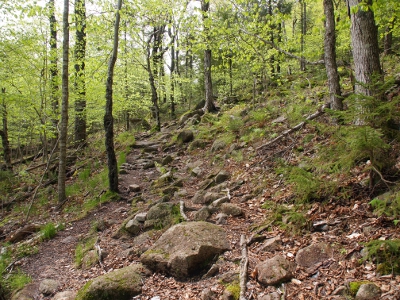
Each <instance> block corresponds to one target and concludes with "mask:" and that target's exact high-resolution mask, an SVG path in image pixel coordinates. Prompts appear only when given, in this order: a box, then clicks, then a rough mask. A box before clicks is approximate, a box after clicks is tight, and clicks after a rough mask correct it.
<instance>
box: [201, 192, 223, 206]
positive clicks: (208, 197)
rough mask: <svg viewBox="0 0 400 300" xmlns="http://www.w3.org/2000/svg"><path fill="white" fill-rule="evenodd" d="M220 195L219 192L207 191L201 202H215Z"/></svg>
mask: <svg viewBox="0 0 400 300" xmlns="http://www.w3.org/2000/svg"><path fill="white" fill-rule="evenodd" d="M220 197H221V196H220V195H219V194H218V193H213V192H207V193H205V195H204V198H203V203H201V204H209V203H211V202H213V201H214V200H217V199H218V198H220Z"/></svg>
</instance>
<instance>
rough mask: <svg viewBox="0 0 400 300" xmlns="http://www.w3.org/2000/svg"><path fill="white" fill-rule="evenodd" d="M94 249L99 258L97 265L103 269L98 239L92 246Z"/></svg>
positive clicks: (101, 252)
mask: <svg viewBox="0 0 400 300" xmlns="http://www.w3.org/2000/svg"><path fill="white" fill-rule="evenodd" d="M94 249H95V250H96V253H97V256H98V258H99V265H100V267H102V268H103V269H104V265H103V261H102V260H103V251H102V250H101V247H100V245H99V238H97V240H96V243H95V244H94Z"/></svg>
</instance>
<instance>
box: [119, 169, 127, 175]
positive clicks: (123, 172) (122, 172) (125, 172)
mask: <svg viewBox="0 0 400 300" xmlns="http://www.w3.org/2000/svg"><path fill="white" fill-rule="evenodd" d="M119 174H121V175H126V174H129V173H128V171H127V170H125V169H120V170H119Z"/></svg>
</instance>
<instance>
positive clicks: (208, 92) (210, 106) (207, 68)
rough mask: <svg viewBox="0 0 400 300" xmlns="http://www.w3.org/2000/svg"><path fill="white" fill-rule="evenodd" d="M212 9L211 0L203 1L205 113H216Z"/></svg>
mask: <svg viewBox="0 0 400 300" xmlns="http://www.w3.org/2000/svg"><path fill="white" fill-rule="evenodd" d="M209 9H210V0H202V1H201V11H202V14H203V26H204V35H205V42H206V49H205V50H204V89H205V97H206V99H205V100H206V102H205V104H204V107H203V110H204V111H205V112H210V111H215V105H214V96H213V87H212V77H211V58H212V54H211V45H210V44H211V40H210V33H209V31H210V28H209V18H208V13H209Z"/></svg>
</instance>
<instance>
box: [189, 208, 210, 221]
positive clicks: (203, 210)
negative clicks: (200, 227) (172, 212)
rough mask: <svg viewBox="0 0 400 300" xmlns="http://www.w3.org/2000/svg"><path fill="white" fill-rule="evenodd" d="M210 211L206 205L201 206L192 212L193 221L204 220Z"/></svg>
mask: <svg viewBox="0 0 400 300" xmlns="http://www.w3.org/2000/svg"><path fill="white" fill-rule="evenodd" d="M210 215H211V214H210V211H209V210H208V208H207V206H203V207H202V208H201V209H200V210H198V211H196V212H195V214H194V217H193V218H194V220H195V221H206V220H207V219H208V218H209V217H210Z"/></svg>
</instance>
